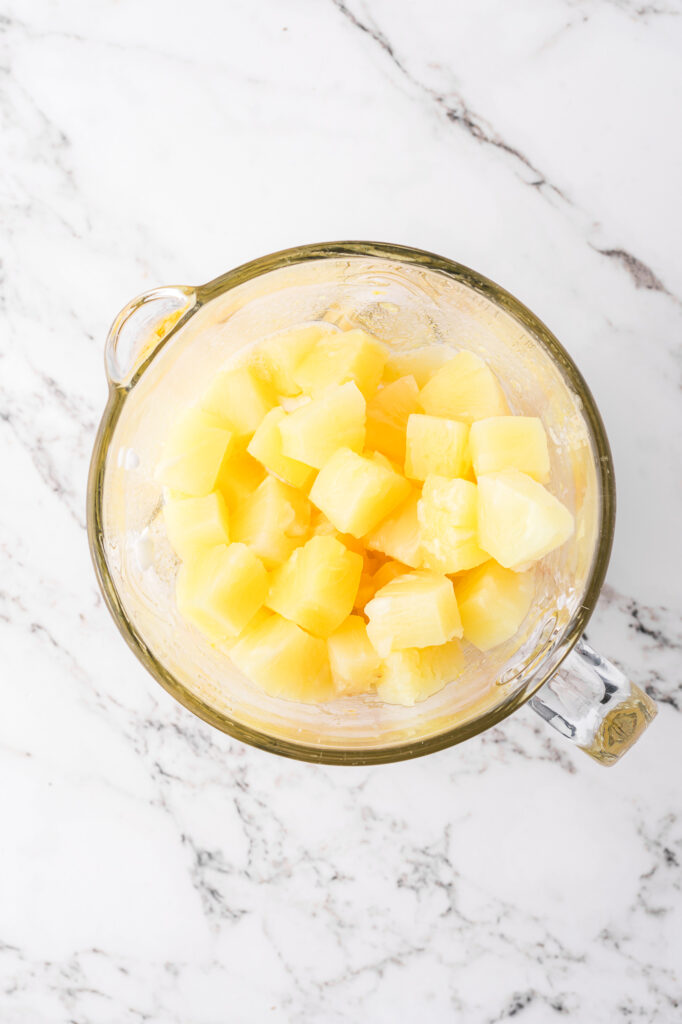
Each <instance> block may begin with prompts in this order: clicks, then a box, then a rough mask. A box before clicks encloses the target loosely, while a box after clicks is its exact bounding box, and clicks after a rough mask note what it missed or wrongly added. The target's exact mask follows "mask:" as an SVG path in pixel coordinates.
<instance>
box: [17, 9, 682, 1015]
mask: <svg viewBox="0 0 682 1024" xmlns="http://www.w3.org/2000/svg"><path fill="white" fill-rule="evenodd" d="M0 33H1V35H0V40H1V43H0V45H1V48H2V62H1V67H2V77H1V78H0V122H1V134H0V140H1V141H0V152H1V153H2V160H1V162H0V174H1V192H0V210H1V222H0V223H1V224H2V230H1V231H0V259H1V261H2V263H1V277H0V318H1V319H0V456H1V465H2V480H3V486H2V501H1V502H0V636H1V644H2V647H1V650H2V714H1V715H0V771H1V773H2V774H1V780H2V782H1V784H0V823H1V824H0V1020H1V1021H2V1022H3V1024H62V1022H63V1024H67V1022H76V1024H124V1022H125V1024H127V1022H129V1021H130V1022H136V1021H146V1022H149V1024H187V1022H190V1021H191V1022H192V1024H224V1022H230V1024H243V1022H249V1024H250V1022H258V1024H260V1022H263V1021H272V1022H273V1024H274V1022H276V1024H280V1022H286V1024H318V1022H324V1024H327V1022H329V1024H341V1022H343V1024H346V1022H349V1024H356V1022H357V1021H361V1020H362V1021H365V1022H368V1024H382V1022H388V1021H391V1022H393V1021H400V1022H408V1024H410V1022H413V1021H415V1022H417V1021H421V1020H423V1019H429V1020H431V1021H434V1022H438V1024H443V1022H451V1021H457V1022H459V1024H488V1022H489V1024H492V1022H497V1021H501V1020H505V1019H507V1018H512V1017H514V1018H518V1019H519V1020H520V1021H524V1022H528V1024H531V1022H534V1024H545V1022H548V1021H553V1020H554V1019H556V1020H560V1019H564V1018H566V1019H568V1020H575V1021H581V1022H582V1021H589V1022H590V1024H600V1022H611V1021H621V1020H622V1021H629V1020H636V1021H647V1022H648V1021H652V1022H653V1021H656V1022H661V1024H670V1022H675V1021H679V1020H682V977H681V975H680V964H681V963H682V878H681V869H680V865H681V864H682V806H681V793H682V787H681V778H682V742H681V737H680V726H681V724H682V685H681V682H680V646H681V643H682V634H681V631H680V624H679V615H678V613H679V593H680V586H679V554H680V545H679V522H680V513H681V511H682V508H681V503H680V493H679V466H680V436H681V434H682V429H681V422H680V404H679V385H678V378H677V377H676V372H677V371H676V366H675V355H676V349H678V346H679V339H680V333H681V330H682V259H681V257H680V231H681V228H682V222H681V221H682V218H681V216H680V215H681V203H680V180H682V135H681V133H680V131H679V104H680V95H682V61H680V53H681V52H682V4H680V2H679V0H651V2H649V0H517V2H516V3H513V4H510V3H504V2H503V0H464V2H460V3H452V2H451V0H423V2H422V3H420V4H416V3H410V2H408V0H366V2H364V0H317V2H314V0H281V2H279V3H278V2H275V0H265V2H262V0H261V2H259V0H231V2H229V3H225V4H219V3H215V2H212V0H196V2H195V3H193V4H180V3H179V2H177V0H164V2H162V0H143V2H133V0H95V2H91V3H86V2H84V0H62V2H61V3H60V2H54V0H31V3H26V2H25V0H6V2H5V4H4V5H3V14H2V16H1V17H0ZM335 238H376V239H383V240H391V241H401V242H405V243H407V244H413V245H417V246H422V247H424V248H428V249H433V250H435V251H437V252H442V253H444V254H447V255H450V256H453V257H454V258H456V259H459V260H460V261H462V262H464V263H468V264H470V265H471V266H474V267H476V268H477V269H479V270H481V271H483V272H484V273H486V274H488V275H489V276H490V277H492V278H493V279H496V280H498V281H500V283H502V284H504V285H505V286H506V287H507V288H509V289H510V290H511V291H513V292H514V293H516V294H517V295H518V296H519V297H520V298H522V299H523V300H524V301H525V302H526V303H527V304H528V305H530V306H531V308H533V309H534V310H535V311H536V312H538V313H539V314H540V316H542V317H543V318H544V319H545V320H546V321H547V322H548V323H549V324H550V326H551V327H552V328H553V329H554V330H555V331H556V332H557V333H558V335H559V336H560V338H561V339H562V341H563V342H564V344H565V345H566V346H567V348H568V349H569V350H570V351H571V352H572V353H573V355H574V356H575V358H576V360H577V361H578V363H579V365H580V367H581V369H582V370H583V372H584V373H585V375H586V377H587V379H588V381H589V383H590V385H591V386H592V388H593V390H594V392H595V395H596V397H597V400H598V402H599V404H600V406H601V409H602V411H603V414H604V418H605V420H606V424H607V428H608V430H609V433H610V436H611V440H612V444H613V449H614V455H615V460H616V469H617V477H618V484H619V499H620V507H619V519H618V531H617V538H616V545H615V550H614V556H613V561H612V565H611V569H610V572H609V582H608V586H607V588H606V590H605V592H604V595H603V598H602V601H601V603H600V606H599V609H598V611H597V613H596V615H595V617H594V619H593V621H592V623H591V625H590V630H589V634H590V639H591V642H592V643H593V644H595V645H596V646H598V647H599V648H600V649H602V650H603V651H604V652H605V653H607V654H611V655H612V656H613V657H614V658H615V660H616V661H617V662H618V663H619V664H621V665H623V666H624V667H626V668H627V669H628V670H629V671H630V672H631V673H632V675H633V677H634V678H635V679H637V680H638V681H640V683H641V684H642V685H645V686H646V687H647V688H648V689H649V691H650V692H651V693H653V694H654V695H656V696H657V697H658V699H659V700H660V702H661V703H660V714H659V717H658V719H657V721H656V723H655V725H654V727H653V728H652V729H651V731H650V733H649V734H648V736H647V737H646V738H645V739H644V740H643V741H642V743H641V744H640V746H639V747H638V749H637V750H636V752H633V753H632V754H631V755H630V757H629V758H628V759H626V761H624V762H623V763H622V764H621V765H619V766H618V767H617V768H616V769H614V770H612V771H604V770H603V769H600V768H599V767H597V766H596V765H594V764H592V763H591V762H590V761H588V759H587V758H586V757H585V756H584V755H583V754H581V753H580V752H578V751H575V750H573V749H571V748H569V747H568V746H567V745H565V744H564V743H562V741H561V740H560V739H559V738H558V737H557V738H556V739H555V737H554V735H551V734H550V732H549V731H548V730H547V729H545V728H544V727H543V726H542V724H541V723H540V721H539V720H538V719H536V717H535V716H534V715H533V714H532V713H531V712H530V711H529V710H527V709H524V710H522V711H521V712H520V713H519V714H517V715H516V716H515V717H514V719H513V720H508V721H507V722H506V723H504V724H503V725H502V726H501V727H500V728H497V729H495V730H493V731H492V732H490V733H488V734H487V735H484V736H482V737H480V738H478V739H476V740H473V741H471V742H469V743H468V744H466V745H465V746H462V747H459V748H456V749H452V750H449V751H445V752H443V753H441V754H438V755H435V756H432V757H430V758H427V759H424V760H421V761H416V762H411V763H406V764H401V765H395V766H389V767H380V768H372V769H361V768H356V769H347V770H342V769H333V768H324V767H323V768H319V767H312V766H308V765H304V764H297V763H291V762H287V761H284V760H280V759H277V758H274V757H272V756H269V755H266V754H263V753H260V752H258V751H255V750H252V749H247V748H245V747H243V746H241V745H240V744H238V743H236V742H233V741H231V740H229V739H228V738H226V737H224V736H221V735H219V734H217V733H215V732H212V731H211V730H210V729H209V728H208V727H206V726H204V725H203V724H202V723H200V722H199V721H197V720H196V719H194V718H193V717H192V716H191V715H190V714H189V713H188V712H185V711H184V710H183V709H182V708H180V707H178V706H176V705H175V704H174V703H173V702H172V701H171V699H170V698H169V697H168V696H166V695H165V694H164V692H163V691H162V690H161V689H160V688H159V687H158V686H157V685H156V684H155V683H154V682H153V681H152V679H151V678H150V677H148V676H147V675H146V674H145V672H144V671H143V669H142V668H141V667H140V666H139V665H138V663H137V662H136V661H135V659H134V658H133V656H132V654H130V653H129V652H128V650H127V649H126V648H125V646H124V644H123V643H122V641H121V639H120V637H119V635H118V634H117V632H116V629H115V627H114V625H113V623H112V622H111V620H110V618H109V616H108V614H107V612H106V610H105V608H104V606H103V603H102V600H101V599H100V597H99V595H98V591H97V587H96V584H95V579H94V576H93V573H92V571H91V567H90V563H89V557H88V552H87V545H86V537H85V529H84V488H85V479H86V471H87V463H88V457H89V451H90V447H91V444H92V440H93V433H94V430H95V425H96V422H97V419H98V417H99V414H100V411H101V409H102V406H103V403H104V399H105V382H104V374H103V370H102V346H103V339H104V335H105V332H106V329H107V326H108V324H109V322H110V320H111V319H112V318H113V315H114V314H115V313H116V312H117V310H118V309H119V308H120V307H121V306H122V305H123V304H124V303H125V302H126V301H127V300H128V299H129V298H130V297H132V296H133V295H135V294H136V293H138V292H140V291H143V290H145V289H147V288H149V287H151V286H153V285H156V284H164V283H179V282H196V281H201V280H206V279H209V278H211V277H213V276H215V275H217V274H218V273H220V272H221V271H223V270H225V269H228V268H229V267H231V266H234V265H235V264H237V263H240V262H243V261H244V260H246V259H249V258H252V257H255V256H257V255H259V254H261V253H264V252H268V251H272V250H275V249H278V248H282V247H286V246H289V245H293V244H296V243H298V242H303V241H320V240H325V239H335ZM677 354H679V353H677ZM676 474H677V479H676ZM676 558H677V567H675V559H676Z"/></svg>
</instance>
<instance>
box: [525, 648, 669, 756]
mask: <svg viewBox="0 0 682 1024" xmlns="http://www.w3.org/2000/svg"><path fill="white" fill-rule="evenodd" d="M530 705H531V707H532V708H533V710H534V711H536V712H537V713H538V714H539V715H540V717H541V718H544V720H545V721H546V722H548V723H549V724H550V725H551V726H553V728H555V729H557V730H558V732H560V733H561V735H562V736H566V737H567V738H568V739H570V740H573V742H574V743H576V744H577V745H578V746H579V747H580V748H581V749H582V750H584V751H585V753H586V754H589V755H590V757H593V758H594V759H595V761H598V762H599V764H603V765H607V766H608V765H612V764H615V763H616V761H618V760H619V759H620V758H621V757H622V756H623V754H625V753H626V752H627V751H628V750H629V749H630V747H632V746H633V745H634V744H635V743H636V742H637V740H638V739H639V738H640V736H641V735H642V733H643V732H644V731H645V729H646V728H647V726H648V725H649V724H650V723H651V722H652V721H653V720H654V718H655V717H656V713H657V708H656V705H655V703H654V702H653V701H652V700H651V698H650V697H648V696H647V694H646V693H644V692H643V690H640V688H639V687H638V686H635V684H634V683H631V682H630V680H629V679H628V678H627V677H626V676H624V675H623V673H622V672H621V671H620V669H618V668H616V666H615V665H613V664H612V663H611V662H610V661H607V660H606V659H605V658H602V657H601V655H599V654H597V652H596V651H594V650H592V648H591V647H590V646H589V644H588V643H586V642H585V640H584V639H582V638H581V639H580V640H579V641H578V643H577V644H576V646H575V648H574V649H573V650H572V651H571V653H570V654H569V655H568V657H567V658H566V659H565V660H564V662H563V664H562V665H561V668H560V669H559V670H558V672H557V673H556V675H554V676H553V677H552V678H551V679H550V680H549V681H548V682H547V683H545V684H544V686H542V687H541V688H540V689H539V690H538V692H537V693H536V694H534V695H533V697H531V700H530Z"/></svg>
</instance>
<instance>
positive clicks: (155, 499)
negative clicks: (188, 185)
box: [88, 242, 656, 764]
mask: <svg viewBox="0 0 682 1024" xmlns="http://www.w3.org/2000/svg"><path fill="white" fill-rule="evenodd" d="M318 320H327V321H331V322H333V323H338V324H341V325H342V326H344V327H346V326H358V327H362V328H364V329H365V330H367V331H369V332H370V333H372V334H374V335H376V336H377V337H378V338H380V339H382V340H383V341H384V342H386V344H388V345H389V346H391V348H392V349H394V350H400V349H406V348H411V347H414V346H415V345H424V344H431V345H442V344H449V345H451V346H454V347H456V348H460V347H461V348H466V349H469V350H471V351H473V352H475V353H477V354H478V355H480V356H482V357H483V358H484V359H485V360H486V361H487V362H488V364H489V365H490V367H491V369H492V370H493V371H494V372H495V373H496V374H497V376H498V378H499V380H500V381H501V383H502V385H503V387H504V389H505V392H506V394H507V398H508V401H509V404H510V406H511V408H512V410H513V412H515V413H517V414H523V415H533V416H539V417H541V419H542V421H543V423H544V425H545V429H546V431H547V435H548V439H549V447H550V456H551V480H550V482H549V484H548V487H549V489H550V490H551V492H552V493H553V494H555V495H556V496H557V497H558V498H559V499H560V500H561V501H562V502H563V503H564V504H565V505H567V507H568V508H569V509H570V510H571V511H572V513H573V514H574V516H575V532H574V534H573V536H572V537H571V538H570V540H568V541H567V542H566V543H565V544H564V545H563V546H562V547H561V548H559V549H557V550H555V551H554V552H552V553H551V554H550V555H548V556H546V557H545V558H544V559H543V560H542V561H541V562H540V563H539V564H538V566H537V569H536V594H535V599H534V601H533V605H532V608H531V611H530V613H529V615H528V617H527V619H526V621H525V622H524V623H523V625H522V627H521V629H520V631H519V632H518V634H517V635H516V636H514V637H513V638H512V639H511V640H509V641H508V642H506V643H505V644H502V645H501V646H499V647H496V648H495V649H493V650H492V651H489V652H488V653H487V654H485V655H484V654H481V653H480V652H478V651H476V650H474V649H473V648H471V647H469V646H468V645H467V651H468V653H467V657H466V667H465V670H464V672H463V674H462V675H461V676H459V677H458V678H457V679H456V680H454V681H453V682H451V683H450V684H449V685H447V686H446V687H445V688H444V689H443V690H441V691H440V692H439V693H436V694H434V695H433V696H432V697H430V698H429V699H428V700H426V701H424V702H423V703H421V704H417V705H416V706H414V707H410V708H407V707H399V706H395V705H388V704H383V703H381V702H380V701H379V700H378V699H377V698H376V697H372V696H371V695H364V696H360V697H348V698H344V699H339V700H337V701H335V702H333V703H328V704H321V705H306V704H299V703H293V702H290V701H286V700H282V699H278V698H274V697H270V696H268V695H267V694H266V693H264V692H263V691H262V690H261V689H260V688H259V687H258V686H256V685H255V684H253V683H251V682H250V681H249V680H248V679H247V678H246V677H245V676H243V675H242V674H241V673H240V672H239V671H237V669H236V668H235V667H233V666H232V665H231V663H230V661H229V659H228V657H227V656H226V654H225V653H221V652H219V651H216V650H215V649H213V648H211V647H210V646H209V644H208V643H207V642H206V641H205V640H204V639H203V638H202V637H201V636H200V635H199V634H198V633H197V632H196V631H194V630H193V629H192V628H191V627H189V626H188V624H187V623H186V622H185V621H184V620H183V619H182V617H181V616H180V615H179V613H178V610H177V607H176V604H175V596H174V582H175V575H176V572H177V568H178V562H177V559H176V558H175V556H174V554H173V552H172V550H171V548H170V546H169V544H168V541H167V539H166V535H165V530H164V526H163V519H162V515H161V508H162V503H163V495H162V490H161V487H160V485H159V484H158V483H157V482H156V480H155V479H154V471H155V468H156V465H157V463H158V461H159V458H160V454H161V451H162V446H163V443H164V440H165V438H166V436H167V433H168V431H169V429H170V427H171V425H172V423H173V422H174V420H175V419H176V418H177V415H178V411H179V410H181V409H183V407H185V406H188V405H191V404H193V403H194V402H195V401H196V400H197V397H198V396H199V395H201V394H202V392H203V391H204V390H205V389H206V387H207V386H208V384H209V382H210V381H211V379H212V378H213V376H214V375H215V374H216V372H218V371H219V370H220V369H221V368H222V367H223V365H224V364H225V362H226V361H228V360H229V359H230V358H231V357H233V356H234V355H235V354H236V353H238V352H239V351H240V350H242V349H243V348H244V347H246V346H249V345H251V344H253V343H255V342H257V341H258V340H260V339H262V338H263V337H264V336H266V335H268V334H271V333H273V332H274V331H278V330H281V329H283V328H286V327H290V326H295V325H298V324H300V323H302V322H307V321H318ZM106 366H107V374H108V377H109V382H110V396H109V402H108V404H107V407H106V410H105V412H104V416H103V419H102V422H101V424H100V429H99V433H98V436H97V440H96V443H95V448H94V452H93V458H92V465H91V471H90V481H89V492H88V532H89V538H90V546H91V551H92V555H93V560H94V563H95V568H96V571H97V575H98V578H99V582H100V585H101V587H102V591H103V593H104V596H105V598H106V601H107V604H108V606H109V608H110V610H111V612H112V614H113V616H114V618H115V620H116V622H117V625H118V627H119V629H120V630H121V632H122V634H123V636H124V637H125V639H126V640H127V642H128V644H129V645H130V646H131V647H132V649H133V651H134V652H135V654H136V655H137V656H138V658H139V659H140V660H141V661H142V663H143V664H144V665H145V666H146V667H147V669H149V671H150V672H151V673H152V675H154V676H155V678H156V679H157V680H158V681H159V682H160V683H161V685H162V686H164V687H165V689H166V690H168V691H169V693H171V694H172V695H173V696H174V697H175V698H176V699H177V700H178V701H180V702H181V703H182V704H183V705H184V706H185V707H187V708H189V709H190V710H191V711H193V712H194V713H195V714H197V715H198V716H199V717H201V718H203V719H204V720H205V721H207V722H209V723H210V724H211V725H213V726H215V727H217V728H218V729H221V730H222V731H224V732H226V733H229V734H231V735H232V736H235V737H237V738H238V739H240V740H244V741H245V742H248V743H252V744H254V745H256V746H259V747H262V748H264V749H266V750H270V751H272V752H275V753H279V754H284V755H287V756H290V757H296V758H300V759H302V760H308V761H320V762H326V763H334V764H368V763H375V762H387V761H396V760H400V759H403V758H410V757H416V756H418V755H421V754H426V753H429V752H430V751H434V750H438V749H440V748H442V747H446V746H449V745H450V744H454V743H459V742H461V741H462V740H466V739H468V738H469V737H471V736H474V735H476V734H477V733H479V732H482V731H483V730H484V729H488V728H490V727H491V726H493V725H495V724H496V723H498V722H500V721H501V720H502V719H503V718H505V717H506V716H507V715H509V714H511V713H512V712H513V711H515V710H516V709H517V708H518V707H520V706H521V705H522V704H523V703H525V702H526V701H530V703H531V706H532V707H533V708H534V709H535V710H536V711H537V712H538V713H539V714H540V715H541V716H542V717H543V718H544V719H545V720H546V721H547V722H549V723H550V724H551V725H553V726H554V727H555V728H557V729H559V731H560V732H562V733H563V734H564V735H565V736H567V737H568V738H570V739H572V740H573V741H575V742H576V743H577V744H578V745H579V746H580V747H582V748H583V749H584V750H586V751H587V752H588V753H589V754H591V755H592V756H593V757H594V758H595V759H596V760H598V761H600V762H601V763H602V764H612V763H614V762H615V761H616V760H617V759H618V758H619V757H620V756H621V754H622V753H624V752H625V751H626V750H627V749H629V747H630V746H631V745H632V744H633V743H634V742H635V740H636V739H637V738H638V737H639V736H640V735H641V733H642V732H643V731H644V729H645V728H646V726H647V724H648V723H649V722H650V721H651V720H652V718H653V717H654V715H655V713H656V708H655V705H654V704H653V702H652V701H651V700H650V699H649V698H648V697H647V696H646V694H644V693H643V692H642V691H641V690H639V689H638V688H637V687H636V686H634V685H633V684H631V683H630V682H629V681H628V680H627V679H626V678H625V677H624V676H623V675H622V673H620V672H619V670H618V669H616V668H615V666H613V665H611V664H610V663H608V662H606V661H604V660H603V659H602V658H600V657H599V655H597V654H596V653H595V652H594V651H592V650H591V649H590V648H589V647H588V646H587V645H586V644H585V643H584V641H583V640H582V639H581V634H582V632H583V630H584V628H585V626H586V624H587V621H588V619H589V617H590V614H591V613H592V610H593V608H594V606H595V603H596V601H597V598H598V595H599V591H600V588H601V586H602V583H603V580H604V575H605V573H606V567H607V564H608V559H609V554H610V550H611V542H612V538H613V527H614V511H615V490H614V481H613V468H612V461H611V453H610V451H609V446H608V441H607V439H606V435H605V432H604V427H603V424H602V421H601V418H600V416H599V413H598V411H597V408H596V406H595V404H594V400H593V398H592V396H591V394H590V392H589V389H588V388H587V385H586V384H585V382H584V380H583V378H582V377H581V375H580V373H579V372H578V370H577V368H576V367H575V365H574V364H573V362H572V361H571V359H570V358H569V356H568V355H567V353H566V352H565V351H564V349H563V348H562V347H561V345H560V344H559V342H558V341H557V340H556V338H555V337H554V336H553V335H552V334H551V333H550V332H549V331H548V329H547V328H546V327H545V326H544V324H542V323H541V321H539V320H538V319H537V317H535V316H534V315H533V314H532V313H531V312H530V310H528V309H526V307H525V306H523V305H522V304H521V303H520V302H519V301H518V300H516V299H515V298H514V297H513V296H511V295H510V294H509V293H508V292H505V291H504V290H503V289H502V288H500V287H498V286H497V285H495V284H494V283H492V282H491V281H489V280H487V279H486V278H484V277H482V276H481V275H480V274H477V273H476V272H474V271H472V270H470V269H468V268H466V267H463V266H461V265H460V264H457V263H454V262H452V261H451V260H448V259H445V258H443V257H440V256H436V255H434V254H432V253H427V252H422V251H420V250H417V249H411V248H406V247H403V246H398V245H389V244H381V243H373V242H338V243H327V244H320V245H307V246H301V247H298V248H295V249H289V250H286V251H284V252H280V253H275V254H273V255H271V256H265V257H263V258H262V259H258V260H255V261H253V262H251V263H248V264H245V265H244V266H241V267H238V268H237V269H235V270H232V271H230V272H229V273H227V274H224V275H223V276H222V277H219V278H217V279H216V280H215V281H212V282H210V283H209V284H207V285H203V286H201V287H198V288H190V287H171V288H159V289H157V290H155V291H152V292H149V293H147V294H145V295H143V296H140V297H139V298H138V299H136V300H134V301H133V302H131V303H130V304H129V305H128V306H127V307H126V308H125V309H124V310H122V312H121V313H120V314H119V316H118V317H117V319H116V321H115V322H114V324H113V326H112V329H111V331H110V334H109V338H108V340H107V346H106Z"/></svg>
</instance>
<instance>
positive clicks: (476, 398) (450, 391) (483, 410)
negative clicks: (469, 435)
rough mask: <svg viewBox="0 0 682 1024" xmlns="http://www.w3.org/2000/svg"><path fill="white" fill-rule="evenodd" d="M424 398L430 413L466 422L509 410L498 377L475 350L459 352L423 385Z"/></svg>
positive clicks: (500, 414)
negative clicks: (475, 353)
mask: <svg viewBox="0 0 682 1024" xmlns="http://www.w3.org/2000/svg"><path fill="white" fill-rule="evenodd" d="M420 399H421V404H422V406H423V408H424V411H425V412H427V413H429V415H431V416H446V417H448V418H449V419H453V420H463V421H464V422H465V423H473V421H474V420H480V419H483V418H484V417H487V416H506V415H507V414H508V413H509V406H508V405H507V400H506V399H505V397H504V392H503V391H502V388H501V387H500V384H499V381H498V380H497V377H496V376H495V374H494V373H493V372H492V370H491V369H490V367H489V366H487V364H486V363H484V361H483V360H482V359H479V357H478V356H476V355H474V353H473V352H459V353H458V354H457V355H456V356H455V357H454V359H451V360H450V361H449V362H448V363H446V364H445V366H442V367H441V369H440V370H437V371H436V373H434V375H433V377H432V378H431V380H430V381H429V382H428V383H427V384H426V385H425V386H424V387H423V388H422V390H421V393H420Z"/></svg>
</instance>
